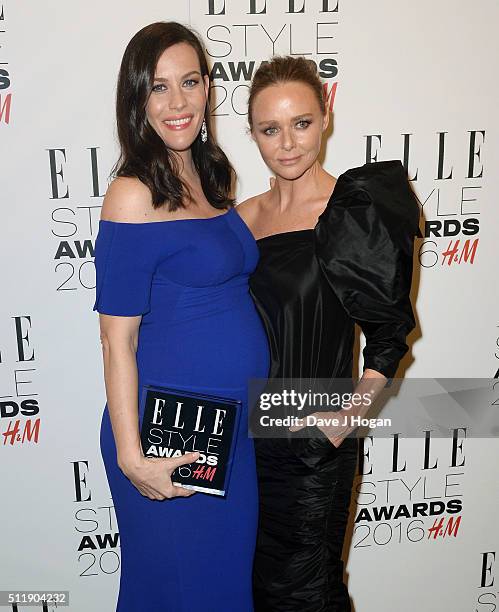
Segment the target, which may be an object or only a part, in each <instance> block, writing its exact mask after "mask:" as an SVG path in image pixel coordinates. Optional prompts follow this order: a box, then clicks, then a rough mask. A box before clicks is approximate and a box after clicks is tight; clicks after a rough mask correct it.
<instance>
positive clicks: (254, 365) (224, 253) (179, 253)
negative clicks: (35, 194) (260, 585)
mask: <svg viewBox="0 0 499 612" xmlns="http://www.w3.org/2000/svg"><path fill="white" fill-rule="evenodd" d="M208 98H209V78H208V67H207V63H206V58H205V56H204V54H203V51H202V47H201V45H200V42H199V40H198V38H197V37H196V36H195V35H194V34H193V33H192V32H191V31H190V30H189V29H187V28H185V27H184V26H182V25H180V24H177V23H173V22H170V23H154V24H151V25H149V26H147V27H145V28H143V29H142V30H140V31H139V32H138V33H137V34H136V35H135V36H134V37H133V38H132V40H131V41H130V43H129V44H128V47H127V49H126V51H125V54H124V56H123V60H122V64H121V69H120V74H119V78H118V88H117V124H118V136H119V140H120V145H121V156H120V159H119V161H118V163H117V165H116V168H115V175H116V178H115V179H114V180H113V182H112V183H111V185H110V186H109V189H108V191H107V194H106V197H105V199H104V203H103V207H102V213H101V220H100V223H99V232H98V235H97V240H96V248H95V265H96V273H97V287H96V300H95V304H94V310H97V311H98V312H99V313H100V330H101V343H102V350H103V364H104V378H105V384H106V396H107V403H106V406H105V408H104V412H103V417H102V425H101V434H100V443H101V451H102V457H103V460H104V465H105V469H106V473H107V478H108V481H109V486H110V490H111V494H112V497H113V500H114V505H115V510H116V515H117V520H118V526H119V532H120V544H121V577H120V590H119V597H118V603H117V608H116V609H117V612H144V611H145V610H147V612H193V611H194V610H203V611H204V612H224V611H226V612H235V611H236V610H237V611H238V612H250V611H252V610H253V603H252V595H251V570H252V562H253V554H254V546H255V537H256V527H257V509H258V502H257V484H256V470H255V457H254V447H253V441H252V440H251V439H250V438H248V435H247V403H246V401H247V400H246V393H247V381H248V378H250V377H266V375H267V373H268V367H269V355H268V345H267V339H266V335H265V332H264V329H263V327H262V324H261V321H260V318H259V316H258V313H257V311H256V310H255V307H254V305H253V302H252V300H251V297H250V295H249V289H248V277H249V274H250V273H251V272H252V271H253V270H254V268H255V266H256V263H257V259H258V250H257V247H256V244H255V242H254V239H253V237H252V235H251V233H250V232H249V230H248V228H247V226H246V225H245V224H244V222H243V221H242V220H241V218H240V217H239V215H238V213H237V212H236V211H235V209H234V208H233V201H232V200H231V199H230V195H229V194H230V189H231V181H232V169H231V166H230V164H229V162H228V160H227V158H226V157H225V155H224V153H223V152H222V150H221V149H220V148H219V147H218V146H217V145H216V143H215V141H214V138H213V135H212V133H211V129H210V121H209V120H210V116H209V107H208ZM146 384H156V385H162V386H167V387H173V388H176V389H185V390H189V391H195V392H196V391H197V392H204V393H209V394H215V395H219V396H220V395H222V396H225V397H231V398H235V399H239V400H242V401H243V411H242V415H241V419H240V424H239V430H238V432H237V442H236V447H235V458H234V462H233V466H232V473H231V481H230V486H229V490H228V493H227V495H226V496H225V497H216V496H212V495H207V494H203V493H196V494H194V495H193V494H192V493H191V492H190V491H187V490H186V489H183V488H180V487H176V486H174V485H172V482H171V479H170V474H171V473H172V471H173V470H174V469H175V468H176V467H177V466H179V465H181V464H184V463H191V462H193V461H195V460H196V458H197V455H196V454H191V455H188V456H184V457H181V458H176V459H165V458H162V459H159V458H158V459H146V458H145V457H144V455H143V453H142V450H141V446H140V437H139V431H140V425H141V419H142V406H141V404H140V402H139V397H140V393H141V389H142V387H143V385H146Z"/></svg>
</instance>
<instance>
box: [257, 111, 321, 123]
mask: <svg viewBox="0 0 499 612" xmlns="http://www.w3.org/2000/svg"><path fill="white" fill-rule="evenodd" d="M308 117H312V113H302V114H301V115H296V117H291V121H296V120H297V119H306V118H308ZM272 123H279V122H278V121H276V120H275V119H266V120H264V121H259V122H258V123H257V125H258V126H260V125H265V124H272Z"/></svg>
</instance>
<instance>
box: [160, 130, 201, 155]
mask: <svg viewBox="0 0 499 612" xmlns="http://www.w3.org/2000/svg"><path fill="white" fill-rule="evenodd" d="M165 136H166V135H165V134H162V135H161V138H162V140H163V142H164V143H165V145H166V146H167V147H168V148H169V149H171V150H172V151H177V152H178V153H181V152H182V151H187V150H188V149H190V148H191V146H192V143H193V142H194V140H195V139H196V135H195V134H191V135H189V136H187V134H186V135H185V136H184V135H182V137H181V138H175V137H174V138H172V135H171V134H168V135H167V137H165Z"/></svg>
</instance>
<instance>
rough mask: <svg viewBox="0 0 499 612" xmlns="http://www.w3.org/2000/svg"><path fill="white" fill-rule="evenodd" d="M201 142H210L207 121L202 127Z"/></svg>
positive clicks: (204, 121)
mask: <svg viewBox="0 0 499 612" xmlns="http://www.w3.org/2000/svg"><path fill="white" fill-rule="evenodd" d="M201 140H202V142H206V141H207V140H208V130H207V129H206V120H205V119H203V125H202V126H201Z"/></svg>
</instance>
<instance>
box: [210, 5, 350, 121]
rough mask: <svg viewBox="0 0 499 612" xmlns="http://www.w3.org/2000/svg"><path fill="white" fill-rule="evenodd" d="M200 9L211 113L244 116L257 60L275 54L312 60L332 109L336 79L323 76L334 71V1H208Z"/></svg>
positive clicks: (336, 22)
mask: <svg viewBox="0 0 499 612" xmlns="http://www.w3.org/2000/svg"><path fill="white" fill-rule="evenodd" d="M205 7H206V10H205V12H202V13H201V14H200V15H199V16H198V19H199V20H200V21H202V22H203V23H204V25H205V31H204V33H203V39H204V40H205V41H206V43H207V44H206V53H207V55H208V56H209V57H210V58H211V60H212V69H211V74H210V76H211V80H212V83H213V90H214V92H213V93H214V94H215V96H216V103H215V104H214V105H213V108H212V114H213V115H216V116H219V117H224V116H234V115H236V116H237V115H240V116H245V115H246V113H247V105H246V103H247V96H248V87H249V82H250V81H251V79H252V77H253V74H254V73H255V71H256V70H257V68H258V66H259V65H260V63H261V62H262V61H267V60H268V59H269V58H270V57H271V56H272V55H275V54H285V55H300V56H304V57H307V58H309V59H311V60H312V61H314V62H315V63H316V64H317V68H318V72H319V76H320V77H321V78H322V79H325V80H326V82H325V83H324V92H325V96H326V99H327V104H328V107H329V109H330V110H332V109H333V105H334V99H335V95H336V90H337V86H338V83H337V82H334V83H331V82H328V80H329V79H334V78H335V77H336V76H337V75H338V59H337V56H338V50H337V47H336V35H337V33H338V27H339V2H338V0H335V1H331V0H320V1H317V0H316V1H315V2H313V1H311V0H308V1H305V0H301V1H294V0H288V2H284V3H282V4H279V6H277V5H276V3H272V4H271V3H270V2H267V1H266V0H248V2H237V3H236V2H233V1H232V0H231V1H230V2H228V0H209V1H208V3H207V4H206V5H205ZM283 20H284V23H283Z"/></svg>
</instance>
